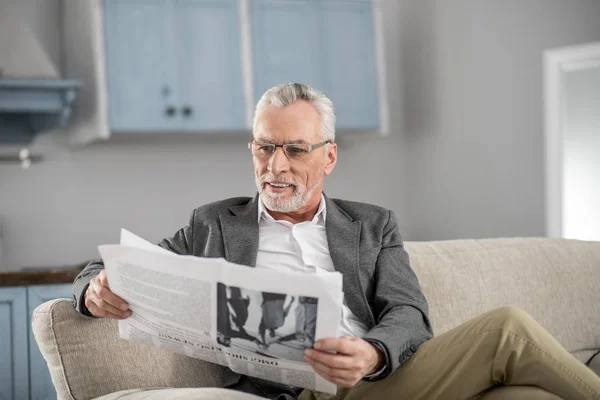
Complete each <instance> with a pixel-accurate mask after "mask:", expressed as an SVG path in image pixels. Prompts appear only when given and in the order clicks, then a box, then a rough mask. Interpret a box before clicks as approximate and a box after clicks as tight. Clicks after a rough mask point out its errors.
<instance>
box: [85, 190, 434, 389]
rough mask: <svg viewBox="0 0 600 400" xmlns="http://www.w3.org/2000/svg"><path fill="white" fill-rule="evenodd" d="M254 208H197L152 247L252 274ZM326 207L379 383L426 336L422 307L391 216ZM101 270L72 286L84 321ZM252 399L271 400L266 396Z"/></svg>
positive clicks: (352, 205)
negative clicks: (379, 353) (374, 354)
mask: <svg viewBox="0 0 600 400" xmlns="http://www.w3.org/2000/svg"><path fill="white" fill-rule="evenodd" d="M258 201H259V200H258V195H256V196H255V197H254V198H249V197H236V198H231V199H227V200H222V201H218V202H215V203H211V204H207V205H204V206H201V207H198V208H197V209H195V210H194V211H193V212H192V215H191V218H190V222H189V225H188V226H186V227H185V228H182V229H180V230H179V231H178V232H177V233H176V234H175V235H174V236H173V237H171V238H169V239H164V240H162V241H161V242H160V243H159V245H160V246H161V247H164V248H166V249H168V250H170V251H173V252H175V253H178V254H188V255H189V254H191V255H195V256H198V257H224V258H225V259H227V260H228V261H231V262H234V263H237V264H242V265H247V266H249V267H254V266H255V265H256V256H257V253H258V222H257V221H258ZM325 202H326V207H327V219H326V230H327V240H328V242H329V252H330V254H331V259H332V260H333V264H334V266H335V268H336V270H338V271H340V272H341V273H342V274H343V288H344V296H345V300H346V303H347V305H348V307H349V308H350V310H352V312H353V313H354V314H355V315H356V316H357V317H358V318H359V319H360V320H361V321H363V322H364V323H365V324H366V325H367V327H368V329H369V331H368V332H367V334H366V335H365V336H364V337H363V339H365V340H367V341H370V342H372V343H375V344H378V345H379V347H380V348H381V349H383V350H384V353H385V356H386V369H385V372H384V373H383V374H382V375H379V376H378V377H377V378H375V379H382V378H385V377H386V376H388V375H390V374H392V373H393V372H394V371H395V370H396V369H397V368H399V367H400V366H401V365H402V364H403V363H404V362H405V361H406V360H408V359H409V358H410V357H411V356H412V355H413V353H414V352H415V351H416V350H417V348H418V347H419V346H420V345H421V344H422V343H423V342H425V341H427V340H428V339H430V338H431V337H432V336H433V333H432V328H431V324H430V321H429V317H428V306H427V300H426V299H425V296H424V295H423V293H422V292H421V289H420V286H419V282H418V280H417V277H416V275H415V273H414V271H413V270H412V269H411V267H410V265H409V260H408V254H407V253H406V251H405V250H404V247H403V244H402V238H401V237H400V234H399V232H398V228H397V226H396V218H395V216H394V214H393V212H391V211H389V210H386V209H384V208H381V207H377V206H373V205H369V204H364V203H357V202H351V201H344V200H338V199H330V198H328V197H327V196H325ZM102 268H104V266H103V264H102V261H101V260H98V261H95V262H92V263H90V264H89V265H88V266H87V267H86V268H85V269H84V270H83V271H82V272H81V273H80V274H79V275H78V276H77V278H76V279H75V282H74V283H73V299H74V304H75V307H76V308H77V310H78V311H80V312H81V313H83V314H87V315H89V312H88V311H87V309H85V305H84V304H83V293H84V292H85V290H86V289H87V286H88V284H89V281H90V280H91V279H92V278H93V277H94V276H96V275H97V274H98V273H99V272H100V270H101V269H102ZM243 378H245V379H249V380H250V381H253V382H254V386H256V385H257V383H258V386H263V385H264V384H263V382H264V381H260V380H255V379H254V378H248V377H243ZM258 381H260V382H258ZM241 383H242V382H238V383H236V384H233V385H232V386H231V387H232V388H239V389H242V390H244V391H248V390H246V389H247V387H245V386H244V387H243V388H242V387H240V386H239V384H241ZM246 383H247V382H246ZM268 384H272V383H268ZM286 392H287V390H286ZM257 394H259V395H263V396H267V397H272V394H271V393H265V390H263V391H261V392H258V393H257Z"/></svg>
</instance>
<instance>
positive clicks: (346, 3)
mask: <svg viewBox="0 0 600 400" xmlns="http://www.w3.org/2000/svg"><path fill="white" fill-rule="evenodd" d="M317 4H318V8H319V11H320V12H319V16H320V18H321V24H320V25H321V29H322V35H321V38H322V40H323V43H324V47H325V48H326V51H325V52H324V53H323V56H324V86H323V88H322V89H323V91H325V92H326V93H327V94H328V95H329V97H330V98H331V100H332V101H333V104H334V105H335V108H336V116H337V128H338V129H377V128H378V127H379V119H380V117H379V106H380V105H379V98H378V88H377V64H376V41H375V35H374V24H373V5H372V3H371V1H364V0H362V1H358V0H320V1H319V2H318V3H317Z"/></svg>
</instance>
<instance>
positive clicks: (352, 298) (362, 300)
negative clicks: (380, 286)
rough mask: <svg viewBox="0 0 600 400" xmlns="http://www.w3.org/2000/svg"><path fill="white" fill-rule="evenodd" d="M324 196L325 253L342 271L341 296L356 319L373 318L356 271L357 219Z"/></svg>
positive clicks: (359, 224)
mask: <svg viewBox="0 0 600 400" xmlns="http://www.w3.org/2000/svg"><path fill="white" fill-rule="evenodd" d="M324 197H325V204H326V206H327V219H326V222H325V226H326V230H327V242H328V245H329V254H330V255H331V260H332V261H333V266H334V267H335V269H336V271H339V272H341V273H342V275H343V278H342V282H343V290H344V299H345V300H346V304H347V305H348V307H349V308H350V309H351V310H352V312H353V313H354V314H356V316H357V317H358V318H359V320H361V321H373V316H372V315H371V310H370V309H369V306H368V303H367V299H366V297H365V290H364V288H363V285H362V283H361V281H360V274H359V265H360V252H359V249H360V230H361V222H360V221H354V220H353V219H352V218H351V217H350V216H349V215H348V214H346V213H345V212H344V211H343V210H342V209H341V208H339V207H338V206H337V205H336V204H335V203H334V202H333V200H331V199H329V198H328V197H327V196H324Z"/></svg>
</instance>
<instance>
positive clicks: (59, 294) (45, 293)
mask: <svg viewBox="0 0 600 400" xmlns="http://www.w3.org/2000/svg"><path fill="white" fill-rule="evenodd" d="M58 298H71V284H63V285H40V286H29V287H27V309H28V310H27V315H28V324H27V325H28V326H29V377H30V380H29V390H30V399H31V400H52V399H56V390H54V385H53V384H52V378H51V377H50V372H49V371H48V364H47V363H46V360H44V357H43V356H42V353H40V349H39V347H38V345H37V342H36V341H35V338H34V337H33V331H32V330H31V325H30V321H31V316H32V314H33V310H35V308H36V307H37V306H39V305H41V304H42V303H45V302H47V301H50V300H53V299H58Z"/></svg>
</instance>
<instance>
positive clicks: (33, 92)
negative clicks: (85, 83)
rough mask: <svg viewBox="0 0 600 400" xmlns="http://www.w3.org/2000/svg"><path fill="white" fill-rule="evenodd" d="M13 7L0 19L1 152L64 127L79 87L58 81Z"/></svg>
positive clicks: (19, 10)
mask: <svg viewBox="0 0 600 400" xmlns="http://www.w3.org/2000/svg"><path fill="white" fill-rule="evenodd" d="M16 4H17V3H16V2H15V5H14V6H9V7H6V8H4V7H3V9H2V16H1V18H0V148H1V147H2V146H3V145H13V144H19V145H24V144H28V143H30V142H31V141H32V140H33V138H34V137H35V135H37V134H38V133H40V132H43V131H48V130H52V129H56V128H60V127H63V126H65V124H66V122H67V120H68V117H69V115H70V113H71V105H72V104H73V101H74V100H75V94H76V91H77V89H78V88H79V87H80V86H81V83H80V82H78V81H75V80H63V79H61V78H60V74H59V72H58V70H57V68H56V66H55V63H54V62H53V61H52V59H51V57H49V55H48V53H47V51H46V49H45V48H44V46H42V45H41V44H40V41H39V38H38V34H39V33H38V34H36V33H35V32H33V31H32V29H31V28H32V27H31V26H30V24H31V22H29V24H28V23H27V21H28V20H27V19H24V18H23V15H22V14H21V13H22V12H23V9H22V7H17V6H16Z"/></svg>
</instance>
